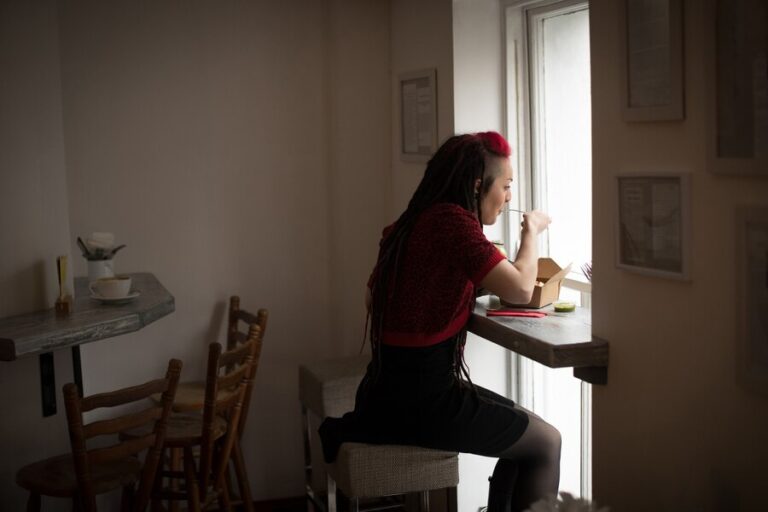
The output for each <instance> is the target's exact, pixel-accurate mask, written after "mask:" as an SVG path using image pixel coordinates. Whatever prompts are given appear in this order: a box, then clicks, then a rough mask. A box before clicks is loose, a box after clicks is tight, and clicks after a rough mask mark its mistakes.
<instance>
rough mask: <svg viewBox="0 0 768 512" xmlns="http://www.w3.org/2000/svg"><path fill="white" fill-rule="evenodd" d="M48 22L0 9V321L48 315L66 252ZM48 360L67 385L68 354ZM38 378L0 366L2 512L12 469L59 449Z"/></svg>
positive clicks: (56, 84) (32, 369)
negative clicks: (41, 312) (35, 313)
mask: <svg viewBox="0 0 768 512" xmlns="http://www.w3.org/2000/svg"><path fill="white" fill-rule="evenodd" d="M56 16H57V11H56V6H55V5H54V4H53V3H52V2H36V3H32V2H0V69H2V78H1V79H0V291H1V292H2V293H0V317H4V316H10V315H14V314H19V313H23V312H26V311H33V310H37V309H42V308H44V307H52V306H53V301H54V300H55V294H56V292H57V286H56V256H58V255H61V254H66V253H67V252H68V251H69V238H70V236H69V233H70V229H69V219H68V216H67V195H66V187H67V176H66V171H65V164H64V161H65V155H64V141H63V135H62V129H61V123H62V113H61V94H60V87H61V82H60V74H59V46H58V29H57V19H56ZM54 360H55V364H56V369H57V372H56V377H57V379H58V382H59V383H61V382H66V381H68V380H72V372H71V370H70V368H71V364H70V359H69V352H68V351H62V352H59V353H57V354H56V356H55V358H54ZM38 375H39V373H38V360H37V358H30V359H22V360H19V361H14V362H10V363H7V362H0V407H2V409H3V414H2V420H0V439H1V440H2V441H0V454H2V457H0V509H2V510H23V509H24V501H25V497H24V496H23V494H22V493H21V492H20V491H19V489H18V488H17V487H16V486H15V483H14V482H15V473H16V469H17V468H19V467H21V466H22V465H23V464H25V463H27V462H29V461H30V460H33V459H36V458H42V457H43V456H45V455H46V454H47V450H48V449H49V447H50V446H55V447H61V446H66V445H67V444H68V443H69V441H68V436H67V429H66V422H65V420H64V417H63V414H59V415H57V416H52V417H49V418H45V419H43V417H42V407H41V400H40V385H39V382H40V379H39V376H38ZM59 407H60V410H61V411H63V404H62V403H61V402H59Z"/></svg>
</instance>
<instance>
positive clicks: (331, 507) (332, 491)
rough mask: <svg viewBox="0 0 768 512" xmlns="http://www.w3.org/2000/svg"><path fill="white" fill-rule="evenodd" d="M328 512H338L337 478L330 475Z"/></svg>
mask: <svg viewBox="0 0 768 512" xmlns="http://www.w3.org/2000/svg"><path fill="white" fill-rule="evenodd" d="M328 512H336V480H334V479H333V478H331V475H328Z"/></svg>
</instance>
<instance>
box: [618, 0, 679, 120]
mask: <svg viewBox="0 0 768 512" xmlns="http://www.w3.org/2000/svg"><path fill="white" fill-rule="evenodd" d="M620 4H621V5H622V9H623V14H624V16H623V17H622V19H621V28H622V36H621V42H622V44H623V50H624V51H623V52H622V64H623V69H622V102H623V105H622V107H623V108H622V112H623V115H624V120H625V121H670V120H682V119H683V118H684V117H685V109H684V105H683V95H684V93H683V87H684V85H683V0H620Z"/></svg>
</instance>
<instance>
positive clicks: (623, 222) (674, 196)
mask: <svg viewBox="0 0 768 512" xmlns="http://www.w3.org/2000/svg"><path fill="white" fill-rule="evenodd" d="M616 185H617V193H618V215H617V233H616V266H617V267H619V268H622V269H625V270H629V271H632V272H637V273H641V274H646V275H650V276H656V277H666V278H671V279H680V280H688V279H690V265H691V263H690V262H691V225H690V224H691V220H690V218H691V217H690V176H689V175H688V174H683V173H678V174H653V175H649V174H648V175H646V174H631V175H619V176H617V179H616Z"/></svg>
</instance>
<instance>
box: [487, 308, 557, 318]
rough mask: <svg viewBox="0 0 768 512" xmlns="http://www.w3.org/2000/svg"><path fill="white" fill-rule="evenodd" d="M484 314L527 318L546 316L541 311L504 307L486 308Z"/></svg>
mask: <svg viewBox="0 0 768 512" xmlns="http://www.w3.org/2000/svg"><path fill="white" fill-rule="evenodd" d="M485 316H522V317H527V318H541V317H544V316H547V314H546V313H545V312H543V311H510V310H505V309H498V310H491V309H489V310H487V311H486V312H485Z"/></svg>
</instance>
